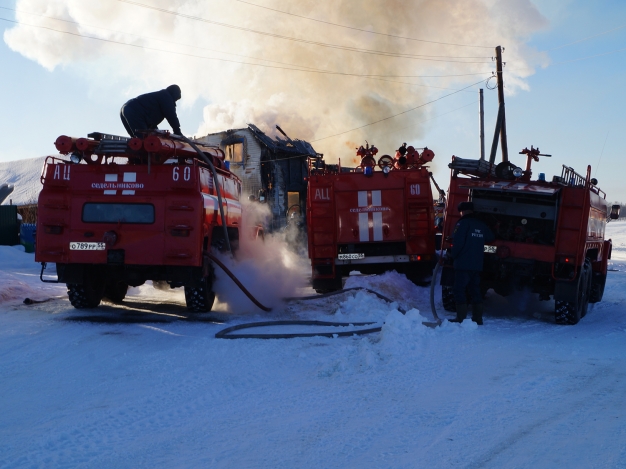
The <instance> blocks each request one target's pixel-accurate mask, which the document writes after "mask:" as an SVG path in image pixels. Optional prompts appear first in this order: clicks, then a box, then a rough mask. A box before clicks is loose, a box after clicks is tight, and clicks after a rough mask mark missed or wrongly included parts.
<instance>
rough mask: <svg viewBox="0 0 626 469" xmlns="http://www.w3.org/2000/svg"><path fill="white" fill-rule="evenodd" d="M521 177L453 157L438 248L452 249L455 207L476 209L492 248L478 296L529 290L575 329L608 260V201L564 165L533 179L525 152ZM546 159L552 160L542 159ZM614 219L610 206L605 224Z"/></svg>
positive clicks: (447, 287) (596, 295)
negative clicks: (490, 235)
mask: <svg viewBox="0 0 626 469" xmlns="http://www.w3.org/2000/svg"><path fill="white" fill-rule="evenodd" d="M520 153H521V154H525V155H526V156H527V165H526V170H522V168H519V167H517V166H516V165H514V164H512V163H511V162H510V161H503V162H502V163H499V164H498V165H496V166H495V167H494V166H493V165H491V164H489V163H488V162H486V161H485V160H467V159H461V158H454V157H453V160H452V163H450V165H449V166H450V168H451V179H450V187H449V192H448V205H447V209H446V213H445V222H444V230H443V248H444V250H445V249H449V248H450V247H451V242H452V235H453V232H454V228H455V225H456V223H457V221H458V220H459V218H460V214H459V213H458V211H457V206H458V204H459V203H460V202H463V201H472V202H473V203H474V209H475V210H474V211H475V213H476V214H477V215H478V216H479V217H480V218H481V219H482V220H483V221H484V222H485V223H486V224H487V225H488V226H490V228H491V229H492V231H493V232H494V234H495V237H496V239H495V241H494V242H493V243H491V244H490V245H487V246H485V253H484V268H483V276H482V285H481V287H482V291H483V292H486V291H487V290H489V289H493V290H494V291H495V292H496V293H497V294H499V295H502V296H508V295H510V294H511V293H512V292H513V291H515V290H521V289H524V288H526V289H529V290H530V291H531V292H533V293H536V294H538V295H539V299H541V300H549V299H550V297H552V298H553V299H554V300H555V320H556V322H557V323H559V324H576V323H577V322H578V321H579V320H580V318H582V317H584V316H585V314H586V312H587V305H588V303H596V302H598V301H600V300H601V299H602V295H603V292H604V285H605V282H606V275H607V263H608V260H609V259H610V258H611V247H612V244H611V240H610V239H608V240H606V239H604V230H605V226H606V223H607V214H608V206H607V201H606V194H605V193H604V192H603V191H602V190H601V189H600V188H599V187H598V186H597V181H596V180H595V179H593V178H591V167H590V166H588V167H587V173H586V175H585V176H582V175H580V174H578V173H576V172H575V171H574V170H573V169H572V168H570V167H567V166H563V169H562V173H561V175H559V176H554V177H553V178H552V179H551V180H546V178H545V175H544V174H543V173H539V177H538V178H537V179H532V176H531V175H532V172H531V169H530V167H531V161H532V160H535V161H538V160H539V156H541V154H540V153H539V150H538V149H534V148H532V147H531V149H530V150H528V149H524V150H523V151H522V152H520ZM545 156H550V155H545ZM618 216H619V206H614V207H613V210H612V212H611V213H610V214H608V218H609V219H611V218H617V217H618ZM453 271H454V269H453V267H452V266H451V265H449V264H448V265H446V264H444V266H443V271H442V277H441V285H442V300H443V305H444V308H445V309H446V310H448V311H454V310H455V303H454V298H453V294H452V285H453V283H454V282H453V277H454V275H453Z"/></svg>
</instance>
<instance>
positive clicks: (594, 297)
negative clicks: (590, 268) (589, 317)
mask: <svg viewBox="0 0 626 469" xmlns="http://www.w3.org/2000/svg"><path fill="white" fill-rule="evenodd" d="M605 284H606V274H602V273H600V272H594V273H593V276H592V278H591V293H590V294H589V303H598V302H599V301H602V297H603V296H604V285H605Z"/></svg>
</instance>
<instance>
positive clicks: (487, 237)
mask: <svg viewBox="0 0 626 469" xmlns="http://www.w3.org/2000/svg"><path fill="white" fill-rule="evenodd" d="M494 239H495V236H494V235H493V232H492V231H491V229H489V227H488V226H487V225H485V224H484V223H483V222H482V221H480V220H479V219H478V218H476V216H475V215H474V214H473V213H469V214H467V215H465V216H463V217H461V219H460V220H459V221H458V222H457V224H456V226H455V228H454V234H453V238H452V249H451V251H450V255H451V256H452V260H453V262H454V264H453V265H454V301H455V302H456V303H467V297H466V293H465V292H466V289H468V290H469V294H470V296H471V300H472V303H474V304H478V303H482V295H481V292H480V272H482V270H483V255H484V250H485V243H490V242H491V241H493V240H494Z"/></svg>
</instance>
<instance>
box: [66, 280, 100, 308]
mask: <svg viewBox="0 0 626 469" xmlns="http://www.w3.org/2000/svg"><path fill="white" fill-rule="evenodd" d="M103 287H104V284H97V283H96V282H89V283H87V284H85V285H76V284H72V283H68V284H67V295H68V296H69V298H70V303H71V304H72V306H73V307H74V308H77V309H83V308H95V307H96V306H98V305H99V304H100V301H101V300H102V296H103V294H104V288H103Z"/></svg>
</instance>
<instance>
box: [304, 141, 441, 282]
mask: <svg viewBox="0 0 626 469" xmlns="http://www.w3.org/2000/svg"><path fill="white" fill-rule="evenodd" d="M377 152H378V150H377V148H376V147H375V146H373V145H371V146H370V145H369V144H366V146H365V147H363V146H361V147H360V148H359V149H358V150H357V155H358V156H359V157H360V158H361V164H360V165H359V166H358V167H356V168H352V169H348V168H342V167H341V164H338V165H330V164H325V163H324V161H323V160H322V159H320V158H317V159H311V160H310V161H309V180H308V197H307V230H308V247H309V257H310V259H311V268H312V284H313V288H314V289H315V290H316V291H317V292H318V293H324V292H330V291H335V290H339V289H341V288H342V277H345V276H347V275H349V273H350V272H351V271H360V272H361V273H381V272H384V271H387V270H392V269H394V270H396V271H398V272H402V273H405V274H406V275H407V277H408V278H410V279H411V280H413V281H415V282H420V281H423V280H424V279H425V278H427V277H429V276H430V275H431V274H432V268H433V265H434V264H433V262H434V260H435V214H434V203H433V195H432V191H431V186H430V178H431V173H430V172H429V171H428V168H427V167H426V166H424V165H425V164H426V163H428V162H429V161H431V160H432V159H433V158H434V156H435V154H434V153H433V152H432V151H431V150H429V149H428V148H424V149H422V151H421V153H420V152H419V151H418V150H416V149H415V148H414V147H412V146H409V147H406V144H404V145H403V146H402V147H400V149H399V150H398V151H397V152H396V155H395V157H391V156H390V155H383V156H382V157H380V158H378V159H376V158H375V155H376V154H377Z"/></svg>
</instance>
